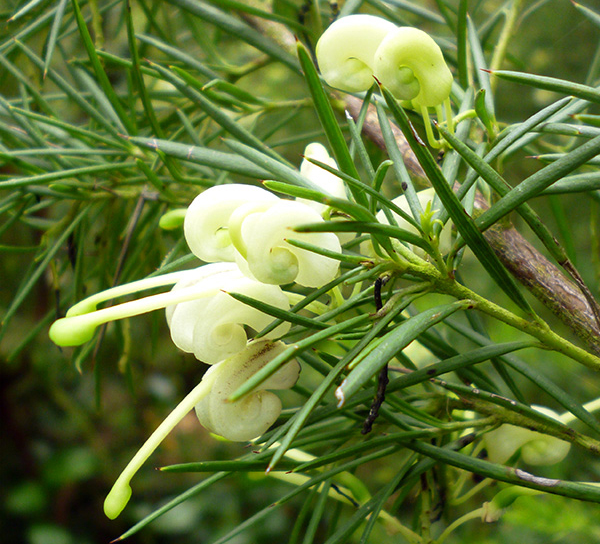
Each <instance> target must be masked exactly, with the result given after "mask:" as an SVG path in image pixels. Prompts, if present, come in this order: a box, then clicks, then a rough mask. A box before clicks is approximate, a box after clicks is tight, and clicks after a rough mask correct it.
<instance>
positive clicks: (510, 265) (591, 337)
mask: <svg viewBox="0 0 600 544" xmlns="http://www.w3.org/2000/svg"><path fill="white" fill-rule="evenodd" d="M245 3H246V4H247V5H249V6H252V7H255V8H260V9H262V10H264V11H271V10H272V3H273V2H272V0H245ZM240 15H241V17H242V18H244V19H245V20H246V22H248V24H250V25H251V26H253V27H254V28H255V29H257V30H259V31H260V32H261V33H263V34H264V35H266V36H268V37H270V38H271V39H272V40H273V41H275V42H276V43H277V44H278V45H279V46H281V47H282V48H284V49H285V50H286V51H288V52H289V53H291V54H293V55H295V51H296V38H295V36H294V35H293V34H292V33H291V32H290V31H289V29H288V28H287V27H286V26H284V25H283V24H281V23H277V22H275V21H269V20H266V19H263V18H261V17H258V16H254V15H249V14H248V13H240ZM331 94H332V97H333V98H334V99H335V101H336V102H337V103H338V104H339V105H340V106H341V108H342V109H344V110H347V111H348V112H349V113H350V115H352V117H353V118H354V119H356V118H357V117H358V114H359V112H360V109H361V107H362V101H361V100H360V99H358V98H356V97H354V96H352V95H347V94H341V93H337V92H335V91H333V92H332V93H331ZM392 130H393V132H394V136H395V138H396V142H397V143H398V147H399V149H400V151H401V153H402V156H403V158H404V162H405V165H406V167H407V169H408V170H409V171H410V172H411V173H412V174H413V175H414V176H415V177H417V178H420V179H421V180H424V179H425V174H424V172H423V170H422V168H421V166H420V164H419V163H418V161H417V159H416V157H415V156H414V154H413V152H412V151H411V149H410V147H409V145H408V142H407V141H406V138H405V137H404V135H403V134H402V132H401V131H400V129H399V128H398V127H396V126H395V125H393V124H392ZM363 133H364V134H365V136H367V137H368V138H369V139H370V140H371V141H373V143H375V144H376V145H377V146H378V147H380V148H381V149H382V150H384V151H385V150H386V147H385V143H384V140H383V136H382V134H381V129H380V127H379V122H378V120H377V113H376V110H375V108H374V107H373V106H372V105H369V109H368V111H367V116H366V118H365V122H364V125H363ZM476 207H477V208H478V209H480V210H484V209H487V208H488V207H489V205H488V203H487V202H486V201H485V200H484V198H483V197H482V196H481V195H479V194H478V196H477V199H476ZM484 236H485V237H486V239H487V240H488V242H489V243H490V245H491V246H492V249H493V250H494V252H495V253H496V255H498V257H499V258H500V260H501V261H502V263H503V264H504V266H506V268H507V269H508V270H509V272H510V273H511V274H512V275H513V276H514V277H515V278H516V279H517V280H518V281H519V282H520V283H521V284H522V285H523V286H524V287H525V288H527V289H528V290H529V292H531V294H533V296H535V297H536V298H537V299H538V300H539V301H540V302H542V304H544V305H545V306H546V307H547V308H549V309H550V310H551V311H552V312H553V313H554V314H555V315H556V316H557V317H558V318H559V319H560V320H561V321H562V322H563V323H564V324H565V325H567V326H568V327H569V328H570V329H571V331H573V332H574V333H575V335H576V336H578V337H579V338H580V339H581V340H582V341H583V342H584V343H585V345H586V346H587V348H588V349H589V350H591V351H592V352H593V353H595V354H597V355H600V328H599V326H598V322H597V320H596V318H595V316H594V312H593V310H592V307H591V306H590V304H589V302H588V301H587V300H586V298H585V296H584V295H583V293H582V292H581V290H580V289H579V288H578V287H577V286H576V285H575V284H574V283H573V282H572V281H571V280H569V279H568V278H567V277H566V276H565V275H564V274H563V273H562V272H561V271H560V270H559V269H558V268H557V267H556V266H555V265H554V264H552V263H551V262H550V261H549V260H548V259H546V257H544V256H543V255H542V254H541V253H539V252H538V251H537V249H535V248H534V247H533V246H532V245H531V244H530V243H529V242H528V241H527V240H526V239H525V238H524V237H523V236H522V235H521V234H520V233H519V232H518V231H517V230H516V229H515V228H514V226H513V225H512V223H510V222H500V223H498V224H496V225H494V226H492V227H490V228H489V229H487V230H486V232H485V233H484Z"/></svg>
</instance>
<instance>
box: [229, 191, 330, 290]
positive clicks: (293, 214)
mask: <svg viewBox="0 0 600 544" xmlns="http://www.w3.org/2000/svg"><path fill="white" fill-rule="evenodd" d="M321 221H323V218H322V217H321V216H320V215H319V213H318V212H316V211H315V210H313V209H312V208H310V207H308V206H306V205H304V204H302V203H300V202H292V201H290V200H280V201H279V202H277V203H276V204H274V205H273V206H271V207H270V208H269V209H268V210H266V211H264V212H261V213H253V214H250V215H248V216H247V217H246V218H245V219H244V221H243V222H242V223H241V225H240V236H241V238H242V239H243V240H244V242H245V245H246V259H245V260H244V259H243V258H242V257H241V256H238V258H237V260H238V264H239V265H240V268H241V270H242V271H244V272H248V273H250V274H251V275H252V276H253V277H254V278H256V279H257V280H258V281H260V282H262V283H269V284H279V285H283V284H286V283H290V282H293V281H295V282H297V283H299V284H300V285H304V286H306V287H321V286H323V285H325V284H326V283H328V282H330V281H331V280H333V279H334V278H335V276H336V274H337V271H338V268H339V263H338V261H335V260H334V259H331V258H329V257H324V256H323V255H318V254H316V253H313V252H311V251H307V250H305V249H300V248H297V247H294V246H292V245H290V244H288V243H287V242H286V238H293V239H296V240H301V241H304V242H307V243H310V244H313V245H315V246H319V247H322V248H324V249H327V250H330V251H335V252H340V251H341V246H340V242H339V240H338V238H337V236H336V235H335V234H333V233H330V232H325V233H317V232H314V233H297V232H294V231H293V230H292V229H293V227H294V226H296V225H303V224H307V223H317V222H321Z"/></svg>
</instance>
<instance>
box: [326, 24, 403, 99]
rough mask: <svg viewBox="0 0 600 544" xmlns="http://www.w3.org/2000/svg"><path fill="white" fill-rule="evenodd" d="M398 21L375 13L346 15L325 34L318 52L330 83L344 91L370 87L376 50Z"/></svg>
mask: <svg viewBox="0 0 600 544" xmlns="http://www.w3.org/2000/svg"><path fill="white" fill-rule="evenodd" d="M396 28H397V27H396V25H395V24H394V23H390V22H389V21H386V20H385V19H382V18H381V17H376V16H374V15H349V16H347V17H342V18H341V19H338V20H337V21H335V22H334V23H332V24H331V25H330V26H329V28H327V30H326V31H325V32H324V33H323V34H322V35H321V37H320V38H319V41H318V43H317V48H316V55H317V61H318V63H319V69H320V71H321V74H322V75H323V78H324V79H325V81H326V82H327V84H328V85H331V86H332V87H335V88H337V89H341V90H342V91H348V92H358V91H366V90H367V89H369V87H371V85H373V82H374V79H373V66H374V61H375V53H376V51H377V48H378V47H379V45H380V43H381V42H382V41H383V39H384V38H385V37H386V36H387V34H389V33H390V32H392V31H394V30H396Z"/></svg>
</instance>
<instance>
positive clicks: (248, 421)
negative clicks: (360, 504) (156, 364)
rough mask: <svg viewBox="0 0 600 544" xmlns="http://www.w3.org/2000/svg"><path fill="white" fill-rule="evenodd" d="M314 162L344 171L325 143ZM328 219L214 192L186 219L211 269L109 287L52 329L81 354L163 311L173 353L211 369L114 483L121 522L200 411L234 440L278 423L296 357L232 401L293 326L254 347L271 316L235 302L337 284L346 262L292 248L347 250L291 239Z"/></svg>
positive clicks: (274, 299) (111, 512)
mask: <svg viewBox="0 0 600 544" xmlns="http://www.w3.org/2000/svg"><path fill="white" fill-rule="evenodd" d="M306 157H307V158H315V159H317V160H319V161H321V162H323V163H325V164H328V165H330V166H332V167H335V166H336V164H335V161H333V160H332V159H331V158H330V157H329V155H328V154H327V151H326V150H325V148H324V147H323V146H321V145H320V144H310V145H309V146H308V147H307V149H306ZM301 173H302V174H303V175H304V176H305V177H306V178H308V180H309V181H311V182H312V183H313V184H315V185H317V186H318V187H320V188H321V190H322V191H323V192H324V193H327V194H331V195H333V196H335V197H337V198H345V189H344V186H343V184H342V183H341V181H340V180H339V179H338V178H337V177H335V176H334V175H332V174H330V173H329V172H327V171H326V170H324V169H322V168H319V167H318V166H315V165H314V164H312V163H310V162H309V161H308V160H306V159H305V160H304V161H303V163H302V166H301ZM326 212H327V207H326V206H323V205H321V204H315V203H312V202H307V201H301V200H298V201H292V200H284V199H281V198H279V197H277V196H275V195H274V194H272V193H270V192H269V191H267V190H265V189H262V188H260V187H254V186H248V185H239V184H231V185H221V186H215V187H211V188H209V189H207V190H205V191H204V192H203V193H201V194H200V195H198V197H196V199H194V201H193V202H192V204H191V205H190V206H189V208H188V210H187V212H186V214H185V219H184V236H185V239H186V241H187V243H188V245H189V247H190V249H191V251H192V252H193V253H194V255H196V256H197V257H198V258H199V259H200V260H202V261H204V262H206V263H208V264H205V265H203V266H200V267H198V268H195V269H191V270H184V271H181V272H174V273H170V274H164V275H162V276H155V277H150V278H146V279H144V280H140V281H136V282H133V283H130V284H128V285H122V286H118V287H115V288H112V289H108V290H106V291H104V292H102V293H98V294H96V295H93V296H91V297H89V298H87V299H86V300H83V301H81V302H80V303H78V304H76V305H75V306H73V307H72V308H71V309H70V310H69V311H68V312H67V316H66V317H64V318H62V319H59V320H57V321H56V322H55V323H54V324H53V325H52V327H51V328H50V338H51V339H52V340H53V341H54V342H55V343H56V344H58V345H60V346H76V345H80V344H83V343H84V342H87V341H89V340H91V339H92V337H93V335H94V332H95V330H96V328H97V327H98V326H99V325H102V324H104V323H107V322H109V321H113V320H117V319H123V318H127V317H131V316H135V315H139V314H142V313H145V312H150V311H153V310H156V309H160V308H165V310H166V316H167V323H168V326H169V329H170V332H171V338H172V339H173V342H174V343H175V345H176V346H177V347H179V348H180V349H181V350H183V351H185V352H187V353H193V354H194V355H195V357H196V358H197V359H199V360H200V361H203V362H204V363H206V364H209V365H212V366H211V368H210V369H209V370H208V371H207V372H206V373H205V374H204V376H203V378H202V381H201V382H200V383H199V384H198V386H196V388H195V389H194V390H193V391H191V392H190V393H189V394H188V395H187V396H186V397H185V399H183V401H182V402H181V403H180V404H179V405H178V406H177V407H176V408H175V409H174V410H173V412H172V413H171V414H170V415H169V416H168V417H167V418H166V419H165V420H164V421H163V422H162V424H161V425H160V426H159V428H158V429H156V431H155V432H154V433H153V434H152V435H151V436H150V438H149V439H148V440H147V441H146V443H145V444H144V445H143V446H142V448H140V450H139V451H138V453H137V454H136V455H135V456H134V458H133V459H132V460H131V462H130V463H129V465H128V466H127V467H126V468H125V470H124V471H123V473H122V474H121V476H120V477H119V479H118V480H117V481H116V482H115V485H114V486H113V489H112V490H111V492H110V494H109V495H108V497H107V499H106V502H105V512H106V514H107V515H108V516H109V517H111V518H114V517H116V516H117V515H118V514H119V513H120V512H121V510H122V509H123V508H124V506H125V504H126V503H127V501H128V500H129V497H130V495H131V489H130V487H129V481H130V480H131V477H132V476H133V474H135V472H136V471H137V470H138V468H139V467H140V466H141V464H142V463H143V462H144V461H145V460H146V459H147V458H148V456H149V455H150V454H151V453H152V451H154V449H155V448H156V447H157V446H158V444H159V443H160V442H161V441H162V440H163V439H164V437H165V436H166V434H167V433H168V432H169V431H170V430H171V429H172V428H173V427H174V426H175V425H176V424H177V423H178V422H179V421H180V420H181V418H182V417H183V416H184V415H185V414H187V413H188V412H189V411H190V410H191V409H192V408H195V409H196V414H197V416H198V420H199V421H200V423H201V424H202V425H203V426H204V427H205V428H207V429H209V430H210V431H212V432H213V433H215V434H218V435H220V436H223V437H225V438H227V439H229V440H233V441H246V440H251V439H253V438H255V437H257V436H260V435H261V434H263V433H264V432H265V431H266V430H267V429H268V428H269V427H270V426H271V425H272V424H273V423H274V422H275V420H276V419H277V418H278V417H279V414H280V413H281V401H280V400H279V398H278V397H277V396H276V395H275V394H273V393H270V392H269V391H268V390H277V389H289V388H290V387H292V386H293V385H294V384H295V383H296V381H297V379H298V375H299V372H300V365H299V364H298V363H297V362H296V361H295V360H290V358H289V357H288V358H287V359H282V364H281V365H279V366H278V368H276V369H275V371H274V373H273V374H271V375H270V376H269V377H268V378H267V379H266V380H264V381H263V382H262V384H260V385H259V386H258V387H257V388H255V389H254V390H252V391H251V392H250V393H248V394H247V395H246V396H244V397H242V398H240V399H238V400H236V401H234V402H229V401H228V399H229V397H230V396H231V395H232V394H233V393H234V392H235V391H236V390H237V389H239V387H240V386H242V385H243V384H244V383H245V382H246V381H247V380H248V379H250V378H251V377H252V376H254V375H255V374H256V373H257V372H258V371H259V370H261V369H262V368H263V367H264V366H265V365H266V364H268V363H270V362H272V361H274V359H275V358H276V357H278V356H279V355H281V354H282V353H283V352H284V351H285V350H286V349H287V346H286V345H285V344H284V343H283V342H281V341H276V339H277V338H279V337H281V336H282V335H284V334H285V333H287V332H288V330H289V328H290V324H289V323H287V322H282V323H280V324H278V325H277V326H275V327H273V328H272V329H271V330H270V331H269V332H266V333H265V334H264V335H263V337H262V338H261V339H260V340H255V341H250V342H248V336H247V329H251V330H254V331H261V330H262V329H264V328H265V327H267V325H269V324H270V323H271V321H272V317H271V316H269V315H267V314H266V313H264V312H262V311H261V310H259V309H257V308H256V307H254V306H250V305H247V304H244V303H243V302H240V301H239V300H238V299H236V298H234V297H231V296H230V295H229V294H230V293H233V294H240V295H245V296H246V297H249V298H252V299H254V300H255V301H258V302H259V303H265V304H268V305H270V306H272V307H275V308H277V309H279V310H289V308H290V301H289V300H290V299H289V296H288V294H287V293H286V292H285V291H284V290H283V289H282V287H281V286H282V285H286V284H290V283H292V282H296V283H298V284H299V285H302V286H305V287H321V286H323V285H325V284H326V283H328V282H330V281H331V280H333V279H334V278H335V276H336V275H337V273H338V269H339V262H338V261H336V260H334V259H331V258H329V257H325V256H323V255H320V254H317V253H313V252H311V251H308V250H306V249H300V248H298V247H295V246H293V245H291V244H289V243H288V241H287V240H288V238H294V239H297V240H300V241H304V242H307V243H309V244H311V245H313V246H317V247H320V248H323V249H325V250H329V251H333V252H341V245H340V241H339V239H338V237H337V236H336V235H335V234H333V233H318V232H314V233H296V232H294V231H293V228H294V227H295V226H298V225H302V224H307V223H318V222H322V221H323V214H324V213H326ZM167 285H173V288H172V289H171V290H170V291H168V292H164V293H160V294H155V295H151V296H147V297H144V298H140V299H137V300H132V301H129V302H124V303H122V304H117V305H115V306H111V307H107V308H102V309H97V308H98V305H99V304H101V303H104V302H107V301H109V300H112V299H113V298H116V297H121V296H124V295H128V294H132V293H138V292H140V291H144V290H147V289H154V288H157V287H163V286H167Z"/></svg>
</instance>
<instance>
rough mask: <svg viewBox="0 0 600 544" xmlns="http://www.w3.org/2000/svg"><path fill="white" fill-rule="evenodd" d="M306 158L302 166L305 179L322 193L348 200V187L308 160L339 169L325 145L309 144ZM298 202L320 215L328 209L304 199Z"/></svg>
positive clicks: (299, 199) (301, 171) (305, 152)
mask: <svg viewBox="0 0 600 544" xmlns="http://www.w3.org/2000/svg"><path fill="white" fill-rule="evenodd" d="M304 157H305V159H304V160H303V161H302V163H301V164H300V173H301V174H302V175H303V176H304V177H306V178H308V179H309V180H310V181H312V182H313V183H314V184H315V185H316V186H317V187H318V188H319V189H321V191H322V192H324V193H326V194H330V195H331V196H335V197H336V198H343V199H347V196H346V187H345V186H344V182H343V181H342V180H341V179H340V178H338V177H337V176H336V175H334V174H331V173H330V172H328V171H327V170H324V169H323V168H321V167H320V166H317V165H316V164H313V163H312V162H310V161H308V160H307V159H315V160H317V161H319V162H322V163H325V164H326V165H328V166H331V167H332V168H336V169H337V163H336V162H335V160H333V159H332V158H331V157H330V156H329V153H327V149H325V147H324V146H323V145H321V144H320V143H318V142H313V143H311V144H308V145H307V146H306V149H305V150H304ZM296 201H297V202H302V203H303V204H306V205H307V206H310V207H311V208H314V209H315V210H317V211H318V212H319V213H323V211H325V209H327V206H325V205H324V204H321V203H320V202H314V201H312V200H307V199H304V198H298V199H296Z"/></svg>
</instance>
